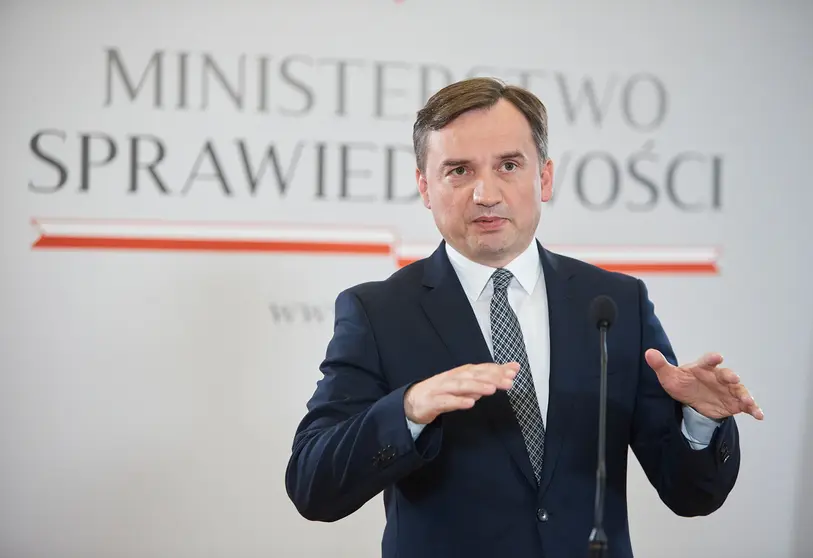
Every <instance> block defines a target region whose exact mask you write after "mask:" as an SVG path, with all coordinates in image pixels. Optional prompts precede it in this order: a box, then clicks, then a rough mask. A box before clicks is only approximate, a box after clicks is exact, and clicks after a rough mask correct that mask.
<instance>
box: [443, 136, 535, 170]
mask: <svg viewBox="0 0 813 558" xmlns="http://www.w3.org/2000/svg"><path fill="white" fill-rule="evenodd" d="M530 150H533V137H532V135H531V132H530V129H525V130H523V129H522V128H519V129H510V128H505V127H500V128H486V127H482V128H472V129H468V130H464V129H457V128H451V127H447V128H443V129H441V130H436V131H432V132H430V133H429V135H428V137H427V155H428V157H429V158H431V159H438V162H440V160H441V159H447V158H459V159H469V158H482V157H497V156H499V155H500V154H502V153H508V152H520V153H522V154H523V155H525V156H526V157H527V156H529V153H528V152H529V151H530Z"/></svg>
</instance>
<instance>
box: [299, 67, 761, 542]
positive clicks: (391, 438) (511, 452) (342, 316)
mask: <svg viewBox="0 0 813 558" xmlns="http://www.w3.org/2000/svg"><path fill="white" fill-rule="evenodd" d="M413 141H414V146H415V154H416V159H417V170H416V178H417V183H418V189H419V190H420V194H421V196H422V198H423V203H424V205H425V206H426V207H427V208H429V209H430V210H431V211H432V214H433V216H434V219H435V223H436V224H437V227H438V229H439V231H440V233H441V235H442V236H443V239H444V240H443V242H442V243H441V244H440V246H439V247H438V249H437V250H436V251H435V253H434V254H432V256H430V257H429V258H427V259H424V260H421V261H418V262H416V263H414V264H412V265H410V266H408V267H406V268H404V269H401V270H400V271H398V272H397V273H395V274H394V275H392V276H391V277H390V278H389V279H387V280H386V281H380V282H371V283H366V284H362V285H358V286H356V287H354V288H351V289H348V290H347V291H345V292H343V293H341V294H340V295H339V296H338V298H337V300H336V320H335V331H334V336H333V338H332V340H331V342H330V344H329V345H328V348H327V355H326V358H325V360H324V362H323V364H322V366H321V371H322V372H323V374H324V378H323V379H322V380H320V381H319V382H318V385H317V388H316V391H315V393H314V395H313V397H312V399H311V400H310V401H309V403H308V413H307V414H306V416H305V417H304V419H303V421H302V423H301V424H300V426H299V428H298V429H297V432H296V436H295V439H294V444H293V454H292V456H291V459H290V463H289V466H288V470H287V474H286V487H287V490H288V494H289V496H290V498H291V500H292V501H293V503H294V504H295V505H296V508H297V509H298V510H299V512H300V513H301V514H302V515H303V516H304V517H305V518H308V519H310V520H315V521H336V520H339V519H341V518H343V517H346V516H348V515H349V514H351V513H353V512H354V511H355V510H357V509H358V508H359V507H361V506H362V505H363V504H365V503H366V502H368V501H369V500H370V499H371V498H373V497H374V496H376V495H377V494H379V493H380V492H382V491H383V493H384V503H385V508H386V515H387V525H386V528H385V531H384V535H383V540H382V555H383V556H384V557H393V558H394V557H396V556H397V557H398V558H435V557H437V558H451V557H455V556H461V557H464V556H465V557H480V556H482V557H489V558H493V557H496V556H506V557H509V556H510V557H511V558H524V557H528V558H531V557H534V558H536V557H541V556H546V557H549V558H563V557H572V556H585V555H586V550H587V541H588V537H589V535H590V532H591V529H592V526H593V506H594V499H595V490H596V480H595V470H596V452H597V450H596V447H597V446H596V444H597V435H598V424H599V421H598V414H597V413H598V407H599V405H598V393H599V344H598V332H597V331H596V328H595V324H590V323H589V321H588V318H587V316H588V308H589V306H590V302H591V301H592V300H593V298H594V297H595V296H597V295H599V294H606V295H609V296H611V297H612V298H613V299H614V300H615V301H616V304H617V306H618V308H619V311H618V316H617V318H616V321H615V322H614V324H613V327H612V329H611V331H610V334H609V341H608V347H609V368H608V404H607V423H606V426H607V442H606V456H607V494H606V507H605V512H604V527H605V531H606V533H607V536H608V539H609V555H610V556H613V557H631V556H632V550H631V546H630V535H629V530H628V524H627V502H626V472H627V455H628V448H629V447H631V448H632V450H633V452H634V453H635V455H636V457H637V459H638V460H639V462H640V463H641V465H642V467H643V470H644V471H645V472H646V475H647V477H648V478H649V480H650V482H651V483H652V485H653V486H654V487H655V489H656V490H657V491H658V494H659V495H660V498H661V499H662V500H663V502H664V503H665V504H666V505H667V506H668V507H669V508H670V509H671V510H673V511H674V513H676V514H678V515H681V516H699V515H706V514H710V513H712V512H713V511H715V510H716V509H718V508H719V507H720V506H721V505H722V504H723V502H724V501H725V500H726V498H727V496H728V494H729V492H730V491H731V489H732V488H733V486H734V483H735V480H736V478H737V474H738V471H739V464H740V447H739V442H738V431H737V425H736V424H735V422H734V418H733V416H734V415H735V414H738V413H741V412H745V413H749V414H751V415H753V416H754V417H755V418H757V419H762V411H761V410H760V409H759V408H758V407H757V405H756V403H755V402H754V401H753V399H752V398H751V397H750V395H749V394H748V391H747V390H746V388H745V387H744V386H743V385H742V384H741V383H740V382H739V378H738V377H737V375H736V374H735V373H734V372H733V371H731V370H729V369H727V368H722V367H720V366H719V365H720V364H721V362H722V358H721V357H720V356H719V355H716V354H708V355H706V356H703V357H702V358H700V359H699V360H698V361H697V362H695V363H691V364H686V365H683V366H676V362H675V357H674V354H673V351H672V348H671V347H670V344H669V341H668V339H667V336H666V334H665V333H664V330H663V329H662V328H661V325H660V322H659V320H658V319H657V317H656V316H655V314H654V309H653V305H652V303H651V302H650V301H649V298H648V295H647V290H646V287H645V285H644V283H643V282H641V281H640V280H638V279H635V278H632V277H629V276H626V275H622V274H617V273H610V272H607V271H604V270H601V269H599V268H597V267H594V266H591V265H588V264H586V263H583V262H580V261H577V260H573V259H570V258H566V257H563V256H560V255H557V254H554V253H552V252H550V251H548V250H546V249H545V248H543V247H542V246H541V245H540V244H539V242H538V241H536V239H535V232H536V230H537V225H538V223H539V219H540V213H541V207H542V203H543V202H546V201H548V200H549V199H550V198H551V193H552V185H553V163H552V161H551V160H550V159H549V158H548V153H547V142H548V140H547V114H546V110H545V107H544V106H543V104H542V103H541V102H540V101H539V100H538V99H537V98H536V97H535V96H534V95H533V94H531V93H530V92H527V91H525V90H522V89H520V88H517V87H512V86H505V85H504V84H502V83H500V82H498V81H496V80H491V79H485V78H476V79H470V80H466V81H463V82H459V83H455V84H452V85H450V86H448V87H446V88H444V89H443V90H441V91H439V92H438V93H436V94H435V95H434V96H433V97H432V98H431V99H429V101H428V102H427V104H426V106H425V107H424V108H423V109H422V110H421V111H420V112H419V113H418V117H417V121H416V122H415V126H414V134H413Z"/></svg>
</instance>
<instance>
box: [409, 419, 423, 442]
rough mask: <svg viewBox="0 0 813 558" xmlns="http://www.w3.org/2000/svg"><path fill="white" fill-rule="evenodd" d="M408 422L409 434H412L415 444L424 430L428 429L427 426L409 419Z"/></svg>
mask: <svg viewBox="0 0 813 558" xmlns="http://www.w3.org/2000/svg"><path fill="white" fill-rule="evenodd" d="M406 421H407V427H408V428H409V432H410V433H411V434H412V441H413V442H414V441H415V440H417V439H418V436H420V434H421V432H423V429H424V428H426V425H425V424H416V423H414V422H412V421H411V420H409V419H406Z"/></svg>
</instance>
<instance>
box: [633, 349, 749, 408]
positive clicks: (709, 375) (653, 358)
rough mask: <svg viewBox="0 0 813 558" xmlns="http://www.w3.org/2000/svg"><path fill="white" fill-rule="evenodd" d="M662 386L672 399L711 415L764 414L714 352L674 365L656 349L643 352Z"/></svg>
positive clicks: (737, 378)
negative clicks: (721, 366)
mask: <svg viewBox="0 0 813 558" xmlns="http://www.w3.org/2000/svg"><path fill="white" fill-rule="evenodd" d="M644 356H645V358H646V362H647V364H649V366H650V367H651V368H652V370H654V371H655V374H657V376H658V380H659V381H660V383H661V385H662V386H663V389H664V390H666V393H668V394H669V395H670V396H671V397H672V398H673V399H675V400H677V401H680V402H681V403H683V404H684V405H688V406H690V407H692V408H693V409H694V410H695V411H697V412H698V413H700V414H701V415H703V416H706V417H708V418H711V419H718V420H719V419H723V418H726V417H730V416H733V415H736V414H738V413H747V414H749V415H751V416H752V417H754V418H755V419H757V420H762V419H763V418H765V415H764V414H763V413H762V409H760V408H759V406H758V405H757V403H756V401H754V398H753V397H751V394H750V393H748V390H747V389H746V388H745V386H744V385H742V384H741V383H740V378H739V376H737V375H736V374H735V373H734V371H732V370H731V369H729V368H720V367H719V365H720V364H722V362H723V357H722V356H720V355H718V354H716V353H709V354H706V355H704V356H703V357H702V358H700V359H699V360H697V361H695V362H692V363H690V364H684V365H682V366H673V365H672V364H671V363H669V361H667V360H666V358H665V357H664V356H663V354H662V353H661V352H660V351H658V350H656V349H649V350H648V351H647V352H646V354H645V355H644Z"/></svg>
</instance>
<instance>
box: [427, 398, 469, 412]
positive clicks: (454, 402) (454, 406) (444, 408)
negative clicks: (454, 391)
mask: <svg viewBox="0 0 813 558" xmlns="http://www.w3.org/2000/svg"><path fill="white" fill-rule="evenodd" d="M476 402H477V398H474V397H465V396H460V395H451V394H448V393H446V394H443V395H439V396H437V398H436V400H435V408H436V409H437V410H438V412H439V413H448V412H450V411H459V410H462V409H471V408H472V407H474V404H475V403H476Z"/></svg>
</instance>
